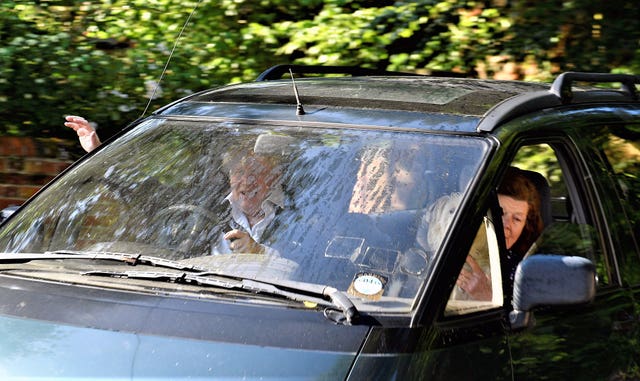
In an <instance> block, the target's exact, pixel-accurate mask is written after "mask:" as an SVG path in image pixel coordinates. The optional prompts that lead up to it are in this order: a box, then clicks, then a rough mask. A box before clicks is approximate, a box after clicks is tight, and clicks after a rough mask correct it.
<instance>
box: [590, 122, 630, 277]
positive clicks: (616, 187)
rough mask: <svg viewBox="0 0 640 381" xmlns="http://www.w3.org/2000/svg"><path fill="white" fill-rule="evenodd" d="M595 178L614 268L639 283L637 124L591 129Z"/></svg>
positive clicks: (612, 125) (623, 275) (622, 275)
mask: <svg viewBox="0 0 640 381" xmlns="http://www.w3.org/2000/svg"><path fill="white" fill-rule="evenodd" d="M592 131H593V133H592V135H591V136H589V137H588V139H589V140H588V141H589V143H590V144H591V145H593V147H594V150H595V151H596V154H595V155H594V160H593V161H594V162H595V163H598V165H595V166H594V167H595V168H594V173H595V174H596V176H595V178H596V180H598V181H599V183H600V184H611V186H610V187H606V186H603V190H602V193H603V194H604V197H602V204H603V212H604V213H605V214H606V218H607V223H608V227H609V229H610V230H611V234H612V235H613V236H614V237H615V238H614V245H615V247H616V259H615V261H616V268H617V269H618V270H619V271H620V276H621V277H622V278H623V280H624V282H625V283H630V284H638V283H640V271H639V270H640V258H639V257H638V248H639V245H638V244H639V243H640V165H639V164H638V160H639V159H640V125H638V124H622V123H620V124H611V125H604V126H599V127H595V126H594V128H592Z"/></svg>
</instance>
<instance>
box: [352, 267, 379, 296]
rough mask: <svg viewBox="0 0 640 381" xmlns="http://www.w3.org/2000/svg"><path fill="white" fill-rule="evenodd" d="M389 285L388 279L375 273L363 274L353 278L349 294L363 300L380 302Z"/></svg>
mask: <svg viewBox="0 0 640 381" xmlns="http://www.w3.org/2000/svg"><path fill="white" fill-rule="evenodd" d="M386 285H387V278H386V277H384V276H382V275H380V274H375V273H369V272H361V273H357V274H356V275H355V276H354V277H353V281H352V282H351V285H350V286H349V290H348V292H349V294H351V295H354V296H358V297H361V298H366V299H371V300H378V299H380V297H381V296H382V293H383V292H384V287H385V286H386Z"/></svg>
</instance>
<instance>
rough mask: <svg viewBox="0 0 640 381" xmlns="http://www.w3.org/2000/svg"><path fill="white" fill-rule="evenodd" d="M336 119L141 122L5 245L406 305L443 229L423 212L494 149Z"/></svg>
mask: <svg viewBox="0 0 640 381" xmlns="http://www.w3.org/2000/svg"><path fill="white" fill-rule="evenodd" d="M329 127H330V126H329ZM329 127H327V128H321V127H320V126H315V125H314V126H313V127H309V128H304V127H298V126H296V127H287V126H277V125H272V124H269V125H263V124H260V123H254V122H243V123H231V122H225V123H218V122H212V121H196V120H172V119H162V118H156V119H150V120H147V121H145V122H144V123H143V124H141V125H139V126H137V127H136V128H135V129H133V130H131V131H129V132H128V133H127V134H125V135H124V136H122V137H121V138H120V139H118V140H116V141H114V142H113V143H111V144H108V145H105V146H103V148H101V149H100V150H99V151H97V152H95V153H94V154H93V155H91V156H90V158H89V159H88V160H85V161H82V162H80V163H78V165H76V166H74V167H73V168H72V169H71V170H70V171H68V172H67V173H66V174H65V176H63V177H61V178H60V179H59V180H58V181H57V182H55V183H53V184H52V185H51V186H49V187H47V188H46V189H45V190H43V192H42V193H41V194H40V196H39V197H38V198H37V199H36V200H34V201H33V202H30V203H29V204H28V205H26V206H25V209H24V210H23V211H22V212H21V213H19V214H17V215H15V217H14V218H13V219H12V220H10V221H9V222H8V223H7V224H6V225H5V226H4V229H3V230H2V231H0V249H1V250H2V251H4V252H10V253H20V252H23V253H24V252H28V253H43V252H48V251H74V252H85V253H86V252H91V253H92V252H115V253H128V254H142V255H147V256H154V257H161V258H163V259H169V260H173V261H180V263H182V264H187V265H197V266H199V267H201V268H204V269H207V270H210V271H212V272H215V271H219V272H223V273H227V274H232V275H236V276H244V277H250V278H258V279H264V280H286V281H296V282H300V284H314V285H321V286H331V287H333V288H335V289H338V290H341V291H343V292H345V293H348V294H349V295H350V296H352V297H353V300H354V303H356V304H357V305H358V306H357V307H358V309H359V310H363V311H367V310H375V311H381V310H392V311H394V312H398V311H401V312H407V311H409V310H410V309H411V308H412V307H413V303H414V298H415V296H416V295H417V292H418V290H419V289H420V287H421V284H422V282H423V281H424V279H426V278H427V277H428V276H429V272H430V270H431V264H432V259H433V258H434V256H435V255H438V253H439V251H440V250H439V249H440V245H441V242H442V237H443V235H442V234H440V233H441V232H442V231H445V232H446V229H447V226H448V225H443V224H440V223H434V224H430V223H429V218H426V217H427V215H426V214H425V211H426V210H428V207H429V206H430V205H432V204H434V202H435V201H436V200H438V199H439V198H440V197H442V196H443V195H450V194H462V193H463V192H464V191H466V190H467V189H468V187H469V184H470V182H471V180H472V177H473V174H474V173H477V172H478V169H479V167H480V166H481V165H482V163H483V162H484V160H485V157H486V155H487V152H488V144H487V142H486V141H485V140H483V139H480V138H474V137H469V136H464V137H459V136H452V135H444V134H443V135H434V134H423V133H415V132H406V131H400V132H390V131H382V130H358V129H355V128H353V129H345V130H338V129H333V128H329ZM459 205H460V203H454V204H450V209H449V210H448V211H447V213H449V211H450V212H451V213H453V214H454V213H455V212H456V211H457V209H458V207H459ZM83 279H88V278H87V276H85V277H84V278H83ZM113 282H116V280H113ZM120 282H124V281H122V280H121V281H120ZM176 287H179V286H176Z"/></svg>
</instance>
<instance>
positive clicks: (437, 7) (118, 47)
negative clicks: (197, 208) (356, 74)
mask: <svg viewBox="0 0 640 381" xmlns="http://www.w3.org/2000/svg"><path fill="white" fill-rule="evenodd" d="M612 1H613V5H612V3H611V1H608V2H606V3H601V2H596V1H592V0H576V1H572V2H557V1H551V0H542V1H536V2H531V1H527V0H518V1H510V2H507V1H497V0H495V1H464V0H417V1H390V0H378V1H372V0H297V1H291V0H219V1H214V0H202V1H198V0H133V1H124V0H106V1H101V2H89V1H80V0H47V1H44V0H21V1H4V2H2V3H1V4H0V118H2V121H3V123H2V125H0V133H5V134H6V133H9V134H24V135H32V136H51V135H55V136H61V135H63V134H67V135H68V136H69V137H71V136H72V135H71V134H70V132H69V131H64V129H63V128H62V127H61V125H62V117H63V116H64V115H65V114H80V115H83V116H86V117H87V118H89V119H91V120H93V121H96V122H97V123H98V124H99V126H100V130H101V132H100V133H101V135H102V136H103V137H104V136H109V135H111V134H113V133H114V132H115V131H117V130H119V129H120V128H121V127H123V126H124V125H125V124H126V123H128V122H130V121H132V120H134V119H135V118H137V117H139V116H140V115H142V113H143V112H144V110H145V109H146V108H147V103H150V104H149V106H150V107H149V110H153V109H154V108H156V107H158V106H160V105H162V104H165V103H167V102H169V101H172V100H175V99H177V98H180V97H182V96H185V95H188V94H190V93H192V92H194V91H198V90H201V89H205V88H209V87H213V86H217V85H221V84H224V83H228V82H237V81H246V80H253V79H254V78H255V77H256V76H257V75H258V74H259V73H260V72H261V71H262V70H264V69H266V68H267V67H269V66H272V65H274V64H278V63H306V64H335V65H360V66H364V67H373V68H380V69H389V70H398V71H415V72H424V73H428V72H430V71H433V70H440V71H456V72H462V73H467V74H469V75H471V76H481V77H493V76H496V77H501V76H502V77H505V76H506V78H511V77H513V78H526V79H537V80H546V79H550V78H552V76H553V75H554V74H556V73H557V72H558V71H563V70H585V71H586V70H593V71H605V72H609V71H617V72H634V71H635V72H640V54H638V53H639V50H640V48H639V47H638V42H639V41H640V30H638V28H637V27H636V25H637V20H638V19H640V14H639V9H640V7H637V5H636V4H635V2H632V1H630V0H612ZM194 9H195V12H194ZM187 20H189V23H188V24H187V25H186V28H184V31H183V27H184V26H185V23H186V21H187ZM178 36H181V37H180V39H179V42H178V46H177V49H175V51H174V53H173V56H172V57H171V61H170V63H169V65H168V68H167V71H166V72H165V73H164V75H163V77H162V83H161V87H160V89H159V91H155V92H154V88H155V84H156V83H157V81H158V79H159V78H160V76H161V74H162V73H163V68H164V67H165V65H166V63H167V60H168V59H169V56H170V54H171V52H172V51H173V48H174V44H175V43H176V41H177V40H178ZM152 95H153V96H154V99H153V100H152V101H151V102H149V98H150V96H152ZM61 130H62V131H61Z"/></svg>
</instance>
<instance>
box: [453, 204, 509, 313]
mask: <svg viewBox="0 0 640 381" xmlns="http://www.w3.org/2000/svg"><path fill="white" fill-rule="evenodd" d="M490 216H491V214H490V213H489V215H488V216H486V217H484V219H483V221H482V223H481V224H480V227H479V228H478V232H477V233H476V236H475V238H474V240H473V244H472V245H471V249H470V250H469V253H468V257H467V261H466V262H465V264H464V267H463V270H462V271H473V269H472V266H476V265H477V266H479V267H480V269H481V270H482V272H483V273H484V276H486V277H487V279H488V280H489V284H490V289H491V291H490V295H488V297H487V298H482V300H479V299H474V298H473V297H472V296H470V295H469V294H467V293H466V292H465V291H464V289H463V288H461V287H460V286H459V285H456V286H454V288H453V291H452V292H451V295H450V296H449V300H448V301H447V305H446V307H445V311H444V315H445V316H451V315H463V314H467V313H472V312H476V311H482V310H487V309H491V308H494V307H499V306H501V305H502V302H503V294H502V275H501V270H500V269H501V267H500V249H499V246H498V240H497V236H496V232H495V226H494V224H493V221H492V218H491V217H490ZM469 258H471V259H469ZM470 261H473V263H470Z"/></svg>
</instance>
